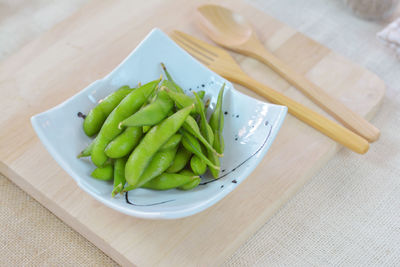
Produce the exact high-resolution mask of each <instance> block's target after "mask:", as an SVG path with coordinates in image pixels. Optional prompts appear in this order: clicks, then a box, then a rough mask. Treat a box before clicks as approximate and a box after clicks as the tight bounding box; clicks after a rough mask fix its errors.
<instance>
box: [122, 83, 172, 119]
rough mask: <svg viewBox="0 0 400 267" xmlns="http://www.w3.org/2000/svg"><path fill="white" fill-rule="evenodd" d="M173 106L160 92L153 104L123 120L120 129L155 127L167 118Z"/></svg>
mask: <svg viewBox="0 0 400 267" xmlns="http://www.w3.org/2000/svg"><path fill="white" fill-rule="evenodd" d="M173 106H174V103H173V101H172V100H171V99H170V98H169V96H168V95H167V93H166V92H165V91H163V90H161V91H160V92H159V93H158V95H157V99H156V100H155V101H154V102H153V103H151V104H149V105H147V106H145V107H144V108H143V109H141V110H139V111H138V112H136V113H135V114H133V115H132V116H130V117H129V118H127V119H125V120H123V121H122V122H121V124H120V127H124V126H148V125H155V124H157V123H159V122H160V121H162V120H163V119H165V118H166V117H167V115H168V113H169V111H170V110H172V107H173Z"/></svg>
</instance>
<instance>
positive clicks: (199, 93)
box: [197, 90, 206, 99]
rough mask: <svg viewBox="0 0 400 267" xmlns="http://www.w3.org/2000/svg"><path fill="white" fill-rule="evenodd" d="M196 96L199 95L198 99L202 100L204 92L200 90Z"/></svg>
mask: <svg viewBox="0 0 400 267" xmlns="http://www.w3.org/2000/svg"><path fill="white" fill-rule="evenodd" d="M197 94H198V95H199V97H200V98H201V99H204V96H205V95H206V91H204V90H200V91H198V92H197Z"/></svg>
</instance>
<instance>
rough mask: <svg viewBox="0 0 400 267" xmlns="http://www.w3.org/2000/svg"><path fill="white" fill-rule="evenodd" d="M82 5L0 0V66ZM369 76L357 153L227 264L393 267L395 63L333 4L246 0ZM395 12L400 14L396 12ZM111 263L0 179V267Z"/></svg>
mask: <svg viewBox="0 0 400 267" xmlns="http://www.w3.org/2000/svg"><path fill="white" fill-rule="evenodd" d="M86 1H87V0H74V1H55V0H6V1H5V0H0V59H1V58H4V57H6V56H7V55H8V54H10V53H12V52H13V51H15V50H17V49H18V48H19V47H21V46H22V45H23V44H24V43H26V42H27V41H29V40H31V39H33V38H34V37H35V36H37V35H38V34H39V33H40V32H42V31H44V30H46V29H48V28H50V27H51V26H53V25H54V24H55V23H57V22H58V21H60V20H62V19H63V18H65V17H66V16H68V15H69V14H71V13H72V12H73V11H74V10H76V9H78V8H79V7H80V6H81V5H82V4H84V3H85V2H86ZM249 2H251V3H252V4H254V5H255V6H257V7H258V8H260V9H262V10H264V11H266V12H268V13H269V14H271V15H273V16H275V17H276V18H278V19H280V20H282V21H284V22H286V23H288V24H289V25H291V26H292V27H294V28H296V29H298V30H300V31H302V32H304V33H305V34H307V35H309V36H311V37H312V38H314V39H316V40H317V41H319V42H321V43H323V44H325V45H326V46H328V47H330V48H331V49H333V50H335V51H337V52H338V53H340V54H342V55H345V56H347V57H349V58H351V59H352V60H354V61H356V62H358V63H359V64H361V65H363V66H365V67H367V68H369V69H370V70H372V71H374V72H375V73H377V74H378V75H379V76H380V77H381V78H383V79H384V80H385V82H386V83H387V84H388V85H389V86H390V88H388V92H387V96H386V98H385V101H384V106H383V108H382V110H381V112H380V113H379V114H378V116H377V117H376V119H375V120H374V122H375V124H376V125H377V126H378V127H379V128H380V129H381V131H382V137H381V139H380V141H379V142H377V143H376V144H373V145H372V147H371V150H370V151H369V152H368V154H367V155H365V156H359V155H356V154H353V153H351V152H349V151H347V150H343V151H341V152H340V153H339V154H338V155H337V156H335V158H334V159H333V160H331V161H330V162H329V163H328V164H327V166H326V167H325V168H323V169H322V170H321V171H320V172H319V173H318V174H317V175H316V176H315V177H314V178H313V179H312V180H311V181H310V182H309V183H308V184H307V185H305V186H304V188H303V189H302V190H301V191H300V192H299V193H298V194H297V195H296V196H295V197H294V198H293V199H291V200H290V201H289V202H288V203H287V204H286V205H285V206H284V207H282V208H281V209H280V211H279V212H278V213H277V214H276V215H275V216H274V217H273V218H272V219H271V220H270V221H268V222H266V224H265V225H264V226H263V227H262V228H261V229H260V230H259V231H258V232H257V233H256V234H255V235H254V236H253V237H252V238H250V239H249V240H248V241H247V242H246V243H245V244H244V245H243V246H242V247H241V248H239V250H238V251H237V252H236V253H235V254H234V255H232V257H231V258H230V259H228V260H227V261H226V262H225V264H224V265H226V266H293V265H296V266H303V265H307V266H308V265H322V266H326V265H343V266H349V265H359V266H365V265H369V266H371V265H372V266H382V265H386V266H394V265H399V264H400V155H399V151H400V149H399V148H400V137H399V133H400V111H399V107H400V62H399V61H397V60H396V59H395V57H394V56H393V54H392V53H391V52H390V51H389V49H388V48H385V47H384V46H382V45H380V44H379V42H378V41H377V40H376V38H375V34H376V33H377V32H378V31H379V30H381V29H382V28H383V27H384V24H383V23H376V22H367V21H363V20H361V19H359V18H357V17H354V16H353V15H352V14H351V12H349V11H348V10H346V8H345V7H344V4H343V3H342V2H341V1H339V0H307V1H291V0H249ZM399 13H400V12H399ZM24 264H25V265H30V266H32V265H34V266H65V265H67V266H68V265H69V266H77V265H83V266H115V265H116V263H115V262H113V261H112V260H111V259H110V258H109V257H107V256H106V255H104V254H103V253H102V252H101V251H100V250H98V249H97V248H96V247H95V246H93V245H92V244H91V243H90V242H88V241H87V240H86V239H84V238H83V237H82V236H80V235H79V234H78V233H76V232H75V231H74V230H72V229H71V228H69V227H68V226H67V225H65V224H64V223H62V222H61V221H60V220H59V219H57V218H56V217H55V216H54V215H52V214H51V213H50V212H49V211H47V209H45V208H44V207H42V206H41V205H40V204H38V203H37V202H36V201H35V200H33V199H32V198H30V197H29V196H28V195H26V194H25V193H24V192H22V191H21V190H20V189H18V188H17V187H16V186H15V185H14V184H12V183H11V182H9V180H8V179H6V178H4V177H3V176H1V175H0V265H1V266H3V265H13V266H20V265H24Z"/></svg>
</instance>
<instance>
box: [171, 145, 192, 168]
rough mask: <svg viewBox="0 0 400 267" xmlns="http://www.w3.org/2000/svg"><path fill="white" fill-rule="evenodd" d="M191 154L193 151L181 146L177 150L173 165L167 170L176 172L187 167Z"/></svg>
mask: <svg viewBox="0 0 400 267" xmlns="http://www.w3.org/2000/svg"><path fill="white" fill-rule="evenodd" d="M191 155H192V152H189V151H188V150H187V149H186V148H185V147H183V146H180V147H179V148H178V151H177V152H176V155H175V158H174V161H173V162H172V165H171V166H170V167H169V168H168V169H167V170H166V172H168V173H175V172H179V171H180V170H182V169H183V168H185V166H186V164H187V163H188V162H189V160H190V156H191Z"/></svg>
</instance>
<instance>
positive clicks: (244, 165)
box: [31, 29, 287, 219]
mask: <svg viewBox="0 0 400 267" xmlns="http://www.w3.org/2000/svg"><path fill="white" fill-rule="evenodd" d="M160 62H164V63H165V65H166V66H167V68H168V70H169V72H170V73H171V75H172V77H174V79H175V81H176V82H177V83H178V84H179V85H181V86H182V88H183V89H184V90H185V91H187V93H190V92H189V91H191V90H196V91H197V90H205V91H206V96H205V99H207V98H210V99H211V105H210V107H211V109H213V108H214V106H215V103H216V98H217V96H218V92H219V89H220V88H221V86H222V84H223V83H226V86H225V92H224V102H223V111H224V114H225V125H224V132H223V135H224V139H225V152H224V157H223V158H221V177H220V179H217V180H215V179H212V178H211V175H207V174H205V175H204V177H203V181H202V183H201V184H200V185H199V186H198V187H197V188H195V189H194V190H190V191H180V190H175V189H173V190H168V191H152V190H147V189H136V190H134V191H130V192H129V193H126V194H125V195H123V196H121V195H120V196H116V197H115V198H111V191H112V188H113V185H112V183H111V182H105V181H99V180H96V179H93V178H92V177H91V176H90V173H91V172H92V171H93V170H94V168H95V167H94V165H93V164H92V163H91V162H90V160H89V159H83V160H82V159H77V158H76V156H77V155H78V153H79V152H80V151H82V149H83V148H85V147H86V146H87V145H88V144H90V142H91V138H89V137H87V136H86V135H85V133H84V132H83V129H82V122H83V121H82V119H81V118H79V117H78V116H77V113H78V112H82V113H84V114H87V113H88V112H89V110H90V109H91V108H93V107H94V106H95V105H96V103H98V101H99V100H101V99H103V98H104V97H106V96H107V95H108V94H110V93H111V92H113V91H115V90H116V89H118V88H119V87H121V86H123V85H129V86H131V87H133V86H135V85H137V84H138V83H139V82H141V83H142V84H144V83H146V82H148V81H152V80H154V79H156V78H157V77H159V76H160V74H162V73H163V72H162V69H161V66H160ZM286 112H287V108H286V107H284V106H278V105H272V104H269V103H265V102H262V101H259V100H256V99H254V98H251V97H249V96H247V95H244V94H242V93H240V92H238V91H236V90H235V89H234V88H233V85H232V84H231V83H230V82H229V81H227V80H225V79H223V78H222V77H220V76H218V75H217V74H216V73H214V72H212V71H211V70H209V69H207V68H206V67H204V66H203V65H202V64H201V63H199V62H198V61H197V60H195V59H194V58H193V57H191V56H190V55H189V54H188V53H186V52H185V51H184V50H183V49H181V48H180V47H179V46H178V45H176V44H175V43H174V42H173V41H172V40H171V39H170V38H169V37H168V36H167V35H165V34H164V33H163V32H162V31H160V30H159V29H154V30H152V31H151V32H150V33H149V34H148V35H147V37H146V38H145V39H144V40H143V41H142V42H141V43H140V44H139V45H138V47H137V48H136V49H135V50H134V51H132V52H131V53H130V55H129V56H128V57H127V58H126V59H125V60H124V61H123V62H122V63H121V64H120V65H119V66H118V67H116V68H115V69H114V70H113V71H112V72H111V73H110V74H108V75H107V76H106V77H104V78H103V79H101V80H97V81H95V82H93V83H92V84H90V85H89V86H88V87H86V88H85V89H83V90H82V91H81V92H79V93H78V94H76V95H75V96H73V97H71V98H69V99H68V100H66V101H65V102H63V103H61V104H60V105H58V106H56V107H54V108H52V109H50V110H47V111H45V112H43V113H40V114H37V115H35V116H33V117H32V118H31V122H32V125H33V128H34V129H35V131H36V133H37V135H38V136H39V138H40V140H41V141H42V143H43V144H44V146H45V147H46V149H47V150H48V151H49V152H50V154H51V155H52V156H53V157H54V159H55V160H56V161H57V162H58V164H60V166H61V167H62V168H63V169H64V170H65V171H66V172H67V173H68V174H69V175H71V177H72V178H73V179H74V180H75V181H76V182H77V184H78V186H79V187H80V188H82V189H83V190H84V191H86V192H88V193H89V194H90V195H92V196H93V197H94V198H95V199H97V200H99V201H100V202H102V203H103V204H105V205H107V206H108V207H111V208H113V209H115V210H118V211H120V212H122V213H125V214H128V215H131V216H135V217H139V218H148V219H175V218H181V217H186V216H190V215H193V214H195V213H198V212H200V211H202V210H204V209H206V208H208V207H210V206H212V205H213V204H215V203H217V202H218V201H219V200H221V199H222V198H223V197H225V196H226V195H227V194H229V193H230V192H231V191H232V190H233V189H234V188H235V187H237V186H238V185H239V184H240V183H241V182H243V181H244V179H246V177H247V176H248V175H249V174H250V173H251V172H252V171H253V170H254V169H255V168H256V166H257V165H258V164H259V163H260V161H261V159H262V158H263V157H264V155H265V153H266V152H267V151H268V149H269V147H270V145H271V144H272V142H273V140H274V139H275V136H276V135H277V133H278V131H279V129H280V127H281V125H282V122H283V120H284V118H285V115H286Z"/></svg>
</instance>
